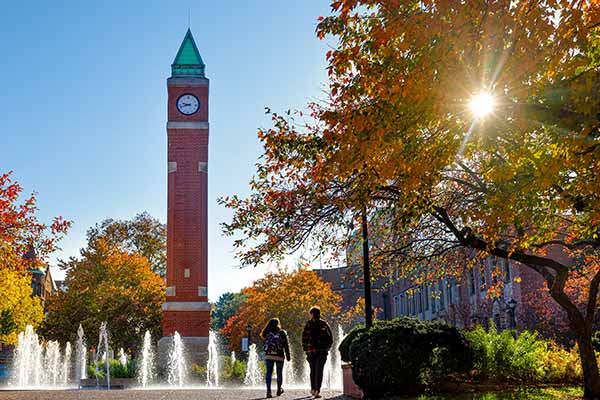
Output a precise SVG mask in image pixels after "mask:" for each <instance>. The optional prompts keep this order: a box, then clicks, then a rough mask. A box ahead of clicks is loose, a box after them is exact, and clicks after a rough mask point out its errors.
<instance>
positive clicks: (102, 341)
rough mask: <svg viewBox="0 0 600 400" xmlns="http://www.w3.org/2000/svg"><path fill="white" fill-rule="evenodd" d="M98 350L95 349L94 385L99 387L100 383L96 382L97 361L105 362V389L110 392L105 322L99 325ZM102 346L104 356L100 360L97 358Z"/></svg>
mask: <svg viewBox="0 0 600 400" xmlns="http://www.w3.org/2000/svg"><path fill="white" fill-rule="evenodd" d="M98 336H99V337H98V349H97V353H96V360H95V361H96V362H95V366H96V385H97V386H99V385H100V383H99V381H98V361H99V360H102V361H104V360H106V387H107V389H108V390H110V357H109V349H108V330H107V329H106V321H104V322H103V323H102V324H100V333H99V335H98ZM103 344H104V354H103V356H102V358H99V357H98V356H99V355H100V349H101V348H102V345H103Z"/></svg>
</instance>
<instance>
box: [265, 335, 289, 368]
mask: <svg viewBox="0 0 600 400" xmlns="http://www.w3.org/2000/svg"><path fill="white" fill-rule="evenodd" d="M273 333H279V335H280V336H281V341H282V342H283V343H282V344H283V346H282V348H281V349H280V350H279V351H277V354H265V358H266V359H270V360H278V359H280V360H282V361H283V360H284V359H288V360H289V359H290V344H289V340H288V337H287V333H286V332H285V331H284V330H283V329H281V330H280V331H279V332H269V333H268V334H267V336H266V337H265V338H264V341H265V343H266V342H267V341H268V340H269V335H272V334H273ZM265 352H266V349H265Z"/></svg>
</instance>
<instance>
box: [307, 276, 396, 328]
mask: <svg viewBox="0 0 600 400" xmlns="http://www.w3.org/2000/svg"><path fill="white" fill-rule="evenodd" d="M361 268H362V267H361V266H358V265H355V266H353V267H339V268H327V269H316V270H314V271H315V272H316V273H317V275H319V277H320V278H321V279H322V280H323V281H325V282H327V283H329V284H330V285H331V289H332V290H333V291H334V292H335V293H337V294H339V295H340V296H341V297H342V304H341V309H342V311H345V310H349V309H350V308H352V307H354V306H355V305H356V302H357V301H358V299H360V298H363V297H365V287H364V284H363V282H362V281H361V280H359V279H356V278H355V277H356V276H360V274H362V269H361ZM385 283H386V282H385V280H384V279H378V280H376V281H375V282H373V283H372V284H371V299H372V303H373V309H374V310H375V311H376V317H377V318H379V319H389V318H390V317H391V315H390V302H389V300H388V296H389V293H388V290H387V288H385V287H384V285H385Z"/></svg>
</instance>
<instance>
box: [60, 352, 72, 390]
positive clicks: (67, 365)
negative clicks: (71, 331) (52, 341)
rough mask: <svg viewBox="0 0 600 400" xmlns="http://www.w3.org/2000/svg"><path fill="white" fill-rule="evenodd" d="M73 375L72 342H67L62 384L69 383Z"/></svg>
mask: <svg viewBox="0 0 600 400" xmlns="http://www.w3.org/2000/svg"><path fill="white" fill-rule="evenodd" d="M70 375H71V342H67V344H66V345H65V356H64V357H63V365H62V370H61V376H62V384H63V385H65V386H66V385H67V383H69V377H70Z"/></svg>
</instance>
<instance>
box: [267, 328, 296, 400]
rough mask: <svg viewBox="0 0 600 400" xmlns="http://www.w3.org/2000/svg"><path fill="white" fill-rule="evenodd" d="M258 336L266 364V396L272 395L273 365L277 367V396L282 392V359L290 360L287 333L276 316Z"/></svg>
mask: <svg viewBox="0 0 600 400" xmlns="http://www.w3.org/2000/svg"><path fill="white" fill-rule="evenodd" d="M260 337H261V338H262V339H263V340H264V349H265V363H266V365H267V377H266V381H267V398H271V397H273V395H272V394H271V378H272V376H273V367H274V366H276V367H277V396H281V394H282V393H283V388H282V387H281V385H282V384H283V363H284V360H286V359H287V360H288V361H290V345H289V344H288V337H287V333H285V331H284V330H283V329H281V324H280V322H279V319H278V318H272V319H271V320H270V321H269V323H268V324H267V326H265V329H263V331H262V333H261V334H260Z"/></svg>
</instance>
